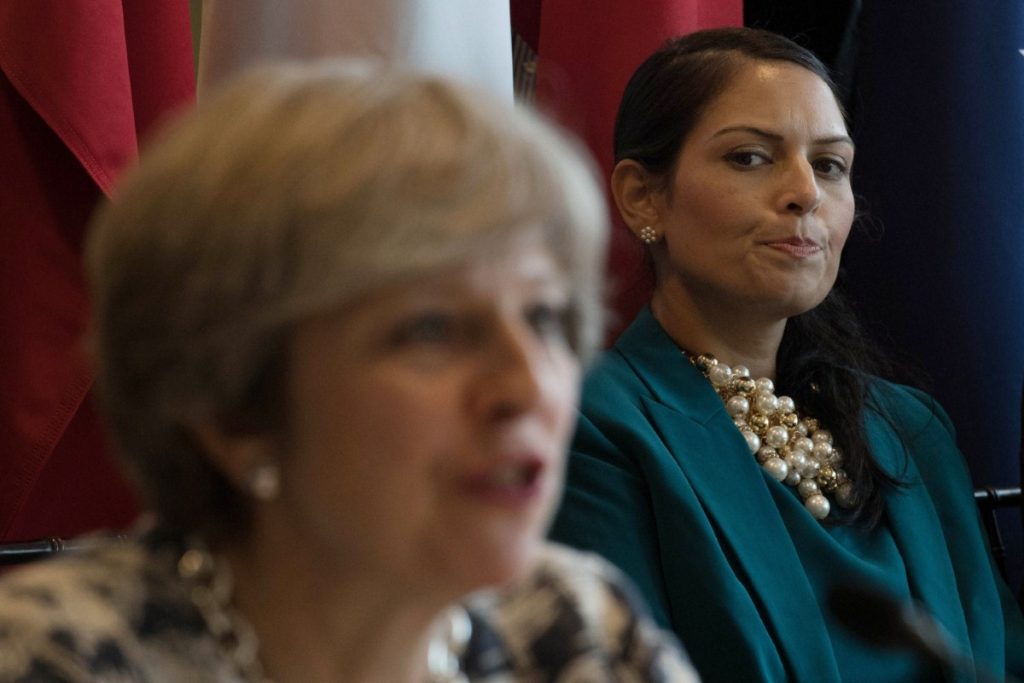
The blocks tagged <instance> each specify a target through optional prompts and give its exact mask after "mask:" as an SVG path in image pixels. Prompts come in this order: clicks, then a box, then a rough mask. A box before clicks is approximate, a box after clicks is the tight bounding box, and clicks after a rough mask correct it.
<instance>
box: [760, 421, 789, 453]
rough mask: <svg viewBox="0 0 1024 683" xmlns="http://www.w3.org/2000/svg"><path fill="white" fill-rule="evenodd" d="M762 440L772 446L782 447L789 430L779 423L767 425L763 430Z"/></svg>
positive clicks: (786, 439)
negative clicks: (772, 425)
mask: <svg viewBox="0 0 1024 683" xmlns="http://www.w3.org/2000/svg"><path fill="white" fill-rule="evenodd" d="M764 440H765V442H767V444H768V445H769V446H771V447H772V448H782V447H783V446H785V445H786V442H788V441H789V430H788V429H786V428H785V427H782V426H780V425H775V426H774V427H769V428H768V431H767V432H765V435H764Z"/></svg>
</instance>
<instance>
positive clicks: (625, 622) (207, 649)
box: [0, 533, 697, 683]
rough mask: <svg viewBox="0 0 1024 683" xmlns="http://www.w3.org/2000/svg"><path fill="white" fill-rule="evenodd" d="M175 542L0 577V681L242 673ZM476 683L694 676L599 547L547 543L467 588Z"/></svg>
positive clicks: (69, 682) (96, 551)
mask: <svg viewBox="0 0 1024 683" xmlns="http://www.w3.org/2000/svg"><path fill="white" fill-rule="evenodd" d="M182 551H183V546H182V544H181V543H177V542H169V541H168V540H167V539H166V538H164V539H159V538H158V537H157V534H153V533H151V534H148V535H146V536H143V537H140V538H139V539H137V540H133V541H129V542H119V541H103V542H100V543H98V544H97V546H96V547H94V548H91V549H89V550H85V551H82V552H80V553H76V554H74V555H66V556H63V557H60V558H57V559H53V560H46V561H42V562H39V563H36V564H33V565H30V566H28V567H24V568H20V569H18V570H15V571H12V572H10V573H8V574H6V575H4V576H3V578H2V579H0V683H15V682H17V683H84V682H85V681H100V682H104V683H115V682H116V683H129V682H132V683H143V682H145V683H158V682H161V681H168V682H169V681H175V682H177V681H188V682H189V683H213V682H214V681H216V682H218V683H241V681H240V679H239V678H238V675H237V674H236V673H234V670H233V668H232V666H231V664H230V662H229V661H228V660H227V659H226V657H225V656H224V654H223V653H222V651H221V649H220V648H219V646H218V644H217V642H216V640H215V639H214V637H213V636H212V635H211V634H210V633H209V632H208V631H207V628H206V624H205V622H204V620H203V618H202V616H201V614H200V612H199V611H198V609H197V608H196V607H195V606H194V605H193V604H192V602H191V601H190V599H189V597H188V594H187V591H186V585H185V584H184V582H183V581H182V580H181V579H179V578H178V575H177V570H176V566H177V560H178V558H179V557H180V555H181V552H182ZM465 607H466V608H467V611H468V613H469V615H470V619H471V621H472V624H473V634H472V637H471V639H470V641H469V644H468V646H467V648H466V651H465V653H464V654H463V658H462V667H463V671H464V672H466V674H467V675H468V677H469V680H471V681H476V682H479V683H507V682H512V681H530V682H534V681H536V682H537V683H541V682H548V683H577V682H579V683H584V682H585V683H600V682H603V681H616V682H632V681H636V682H637V683H639V682H641V681H645V682H646V681H651V682H666V683H668V682H671V683H676V682H679V683H690V682H694V681H696V680H697V676H696V674H695V673H694V672H693V669H692V667H691V666H690V664H689V662H688V661H687V660H686V658H685V656H684V655H683V654H682V652H681V650H680V649H679V646H678V645H677V643H676V642H675V641H674V640H673V637H672V636H671V635H668V634H666V633H665V632H663V631H660V630H659V629H658V628H657V627H656V626H655V625H654V623H653V622H652V621H651V620H650V619H649V618H648V617H647V615H646V611H645V610H644V609H643V607H641V606H640V605H639V603H638V598H637V597H636V594H635V593H634V592H633V590H632V588H631V587H630V586H628V585H626V584H625V583H624V580H623V578H622V576H621V575H620V574H619V572H618V571H617V570H616V569H614V568H613V567H612V566H611V565H609V564H608V563H606V562H604V561H603V560H601V559H600V558H598V557H597V556H595V555H588V554H582V553H579V552H577V551H573V550H569V549H567V548H564V547H561V546H555V545H548V546H547V547H546V548H545V551H544V553H543V556H542V559H541V561H540V563H539V564H538V566H537V568H536V569H535V570H534V572H533V573H532V574H531V575H530V576H529V577H528V578H527V579H526V580H525V581H523V582H522V583H520V584H517V585H515V586H513V587H510V588H506V589H502V590H500V591H488V592H484V593H479V594H476V595H474V596H472V597H471V598H470V599H469V600H467V601H466V604H465Z"/></svg>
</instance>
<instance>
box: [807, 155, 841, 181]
mask: <svg viewBox="0 0 1024 683" xmlns="http://www.w3.org/2000/svg"><path fill="white" fill-rule="evenodd" d="M814 170H815V171H816V172H817V173H818V175H820V176H822V177H824V178H830V179H834V180H838V179H840V178H842V177H844V176H845V175H846V173H847V170H848V169H847V166H846V163H845V162H843V161H842V160H840V159H834V158H832V157H825V158H822V159H817V160H815V162H814Z"/></svg>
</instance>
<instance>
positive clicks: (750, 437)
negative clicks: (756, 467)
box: [743, 430, 761, 453]
mask: <svg viewBox="0 0 1024 683" xmlns="http://www.w3.org/2000/svg"><path fill="white" fill-rule="evenodd" d="M743 438H744V439H746V440H747V446H749V447H750V452H751V453H757V449H759V448H760V447H761V437H759V436H758V435H757V434H755V433H754V432H752V431H750V430H744V431H743Z"/></svg>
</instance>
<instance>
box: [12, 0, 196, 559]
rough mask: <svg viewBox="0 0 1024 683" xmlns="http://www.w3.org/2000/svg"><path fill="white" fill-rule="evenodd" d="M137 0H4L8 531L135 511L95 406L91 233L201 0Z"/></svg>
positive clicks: (81, 526)
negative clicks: (88, 330) (86, 248)
mask: <svg viewBox="0 0 1024 683" xmlns="http://www.w3.org/2000/svg"><path fill="white" fill-rule="evenodd" d="M124 2H125V5H128V6H131V11H130V12H127V13H123V12H122V0H33V2H23V1H22V0H0V325H2V332H0V540H18V539H27V538H34V537H39V536H51V535H53V536H57V535H60V536H70V535H74V534H77V533H80V532H82V531H86V530H88V529H92V528H96V527H100V526H123V525H125V524H127V523H128V522H129V521H130V520H131V519H132V517H133V516H134V515H135V511H136V506H135V502H134V500H133V498H132V496H131V494H130V492H129V490H128V488H127V486H126V485H125V483H124V482H123V480H122V479H121V478H120V476H119V475H118V474H117V473H116V470H115V468H114V465H113V464H112V462H111V460H110V458H109V457H108V455H107V453H106V448H105V447H104V444H103V439H102V436H101V434H100V430H99V427H98V425H97V420H96V417H95V415H94V414H93V412H92V411H91V409H90V407H89V406H88V405H87V404H86V401H87V400H88V394H89V388H90V386H91V383H92V378H91V375H90V373H89V370H88V366H87V363H86V361H85V358H84V354H83V353H82V336H83V333H84V331H85V327H86V322H87V318H88V301H87V296H86V292H85V285H84V281H83V276H82V267H81V244H82V232H83V229H84V227H85V225H86V223H87V221H88V217H89V215H90V213H91V212H92V210H93V208H94V206H95V204H96V202H97V200H98V199H99V197H100V196H101V193H104V192H105V193H109V192H110V191H111V190H112V188H113V185H114V181H115V178H116V176H117V173H118V172H119V171H120V170H121V169H122V168H123V167H124V166H125V165H126V164H127V163H130V162H131V161H132V160H133V159H134V158H135V155H136V150H137V139H138V136H139V134H140V133H144V132H145V130H146V129H147V128H148V127H150V126H152V125H153V123H154V122H155V121H156V120H157V118H158V117H159V116H160V115H161V114H162V113H163V112H166V111H169V110H171V109H173V108H175V107H178V106H182V105H185V104H187V103H188V102H190V101H191V100H192V98H193V95H194V70H193V64H192V47H191V33H190V25H189V15H188V3H187V0H148V1H147V0H124Z"/></svg>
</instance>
